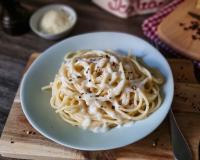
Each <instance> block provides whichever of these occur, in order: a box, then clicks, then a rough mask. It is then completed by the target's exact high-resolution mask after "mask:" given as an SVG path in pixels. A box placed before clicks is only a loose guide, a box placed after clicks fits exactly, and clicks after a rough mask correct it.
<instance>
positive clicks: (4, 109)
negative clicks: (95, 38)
mask: <svg viewBox="0 0 200 160" xmlns="http://www.w3.org/2000/svg"><path fill="white" fill-rule="evenodd" d="M21 2H23V4H24V5H25V6H26V7H27V8H28V9H29V10H30V11H31V12H33V11H35V10H36V9H38V8H39V7H42V6H43V5H46V4H50V3H66V4H68V5H70V6H72V7H73V8H74V9H75V10H76V12H77V14H78V21H77V24H76V26H75V28H74V30H73V31H72V32H71V34H70V35H69V36H73V35H77V34H81V33H86V32H94V31H120V32H126V33H130V34H134V35H137V36H139V37H142V38H144V39H145V37H144V35H143V33H142V30H141V24H142V22H143V20H144V19H145V18H147V17H148V15H145V16H135V17H131V18H129V19H119V18H117V17H115V16H113V15H111V14H109V13H107V12H105V11H103V10H102V9H100V8H98V7H97V6H95V5H94V4H92V3H91V2H90V1H88V0H29V1H26V0H21ZM54 43H56V41H48V40H44V39H42V38H40V37H38V36H37V35H35V34H33V33H32V32H31V31H30V32H28V33H27V34H25V35H22V36H16V37H13V36H9V35H7V34H5V33H4V32H3V31H2V30H0V133H1V132H2V130H3V127H4V124H5V121H6V118H7V115H8V113H9V110H10V106H11V104H12V101H13V98H14V95H15V93H16V90H17V88H18V85H19V82H20V79H21V76H22V71H23V69H24V67H25V64H26V62H27V59H28V57H29V56H30V54H31V53H33V52H35V51H37V52H42V51H44V50H45V49H46V48H47V47H49V46H51V45H52V44H54ZM1 159H4V160H5V159H7V158H3V157H0V160H1Z"/></svg>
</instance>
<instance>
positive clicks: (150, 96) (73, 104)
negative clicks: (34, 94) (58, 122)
mask: <svg viewBox="0 0 200 160" xmlns="http://www.w3.org/2000/svg"><path fill="white" fill-rule="evenodd" d="M162 83H163V78H162V77H161V76H155V75H153V74H152V73H151V72H150V71H149V70H148V69H147V68H145V67H144V66H142V65H141V64H140V63H139V62H138V61H137V60H136V58H135V57H133V56H130V55H129V56H125V55H122V54H118V53H115V52H113V51H100V50H80V51H76V52H70V53H67V54H66V56H65V57H64V63H63V64H62V65H61V67H60V69H59V72H58V74H57V75H56V76H55V79H54V81H53V82H51V83H50V85H48V86H45V87H43V88H42V89H43V90H45V89H47V88H51V90H52V96H51V100H50V104H51V106H52V107H53V108H54V109H55V112H56V113H58V114H59V115H60V116H61V117H62V118H63V120H65V121H66V122H68V123H70V124H72V125H75V126H80V127H82V128H84V129H86V128H88V129H90V130H92V131H94V132H104V131H106V130H107V129H110V128H113V127H116V126H121V125H123V124H127V123H129V122H132V121H137V120H140V119H144V118H146V117H147V116H148V115H149V114H150V113H152V112H153V111H155V110H156V109H157V108H158V107H159V106H160V104H161V101H162V98H161V95H160V85H161V84H162Z"/></svg>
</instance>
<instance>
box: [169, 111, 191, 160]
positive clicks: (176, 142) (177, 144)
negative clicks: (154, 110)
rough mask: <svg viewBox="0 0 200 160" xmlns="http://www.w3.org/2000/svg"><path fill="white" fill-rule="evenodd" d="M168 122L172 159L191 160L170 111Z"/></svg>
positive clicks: (188, 150)
mask: <svg viewBox="0 0 200 160" xmlns="http://www.w3.org/2000/svg"><path fill="white" fill-rule="evenodd" d="M169 121H170V130H171V143H172V149H173V153H174V157H175V159H177V160H192V152H191V150H190V147H189V145H188V143H187V141H186V139H185V138H184V136H183V134H182V133H181V130H180V129H179V127H178V124H177V122H176V119H175V117H174V114H173V112H172V109H171V110H170V111H169Z"/></svg>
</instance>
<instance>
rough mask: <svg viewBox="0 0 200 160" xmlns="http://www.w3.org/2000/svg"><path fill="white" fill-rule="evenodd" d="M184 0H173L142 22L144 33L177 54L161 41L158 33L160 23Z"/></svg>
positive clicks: (160, 45) (168, 50)
mask: <svg viewBox="0 0 200 160" xmlns="http://www.w3.org/2000/svg"><path fill="white" fill-rule="evenodd" d="M182 1H183V0H173V1H172V2H171V3H169V4H168V5H166V6H165V7H163V8H162V9H160V11H158V12H157V13H156V14H155V15H153V16H151V17H149V18H148V19H146V20H145V21H144V22H143V24H142V30H143V32H144V35H146V36H147V37H148V38H149V39H150V40H152V41H153V43H155V44H156V45H158V46H159V47H161V48H162V49H164V50H166V51H167V52H169V53H173V54H176V53H177V52H176V51H174V50H173V49H172V48H170V47H169V46H168V45H167V44H165V43H164V42H163V41H161V40H160V39H159V37H158V35H157V33H156V31H157V28H158V25H159V24H160V23H161V22H162V20H163V18H165V17H166V16H167V15H168V14H170V13H171V12H172V11H173V10H174V9H175V8H176V7H177V5H178V4H180V3H181V2H182Z"/></svg>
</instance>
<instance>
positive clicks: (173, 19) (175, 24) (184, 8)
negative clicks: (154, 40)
mask: <svg viewBox="0 0 200 160" xmlns="http://www.w3.org/2000/svg"><path fill="white" fill-rule="evenodd" d="M196 3H197V0H185V1H184V2H182V3H181V4H180V5H179V6H178V7H177V8H176V9H175V10H174V11H173V12H172V13H170V15H169V16H167V17H166V18H165V19H164V20H163V21H162V22H161V24H160V25H159V27H158V35H159V37H160V38H161V39H162V40H163V41H164V42H166V43H167V44H169V46H171V47H173V48H174V49H176V50H177V51H179V52H180V53H182V54H184V55H186V56H187V57H190V58H192V59H196V60H200V39H199V38H193V36H195V37H196V34H195V33H196V30H195V29H190V30H189V29H184V28H188V26H190V24H191V21H198V20H196V19H194V18H193V17H191V16H190V15H189V14H188V12H193V13H196V14H198V15H200V10H199V9H196ZM180 23H182V24H184V26H180ZM198 23H199V22H198Z"/></svg>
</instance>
